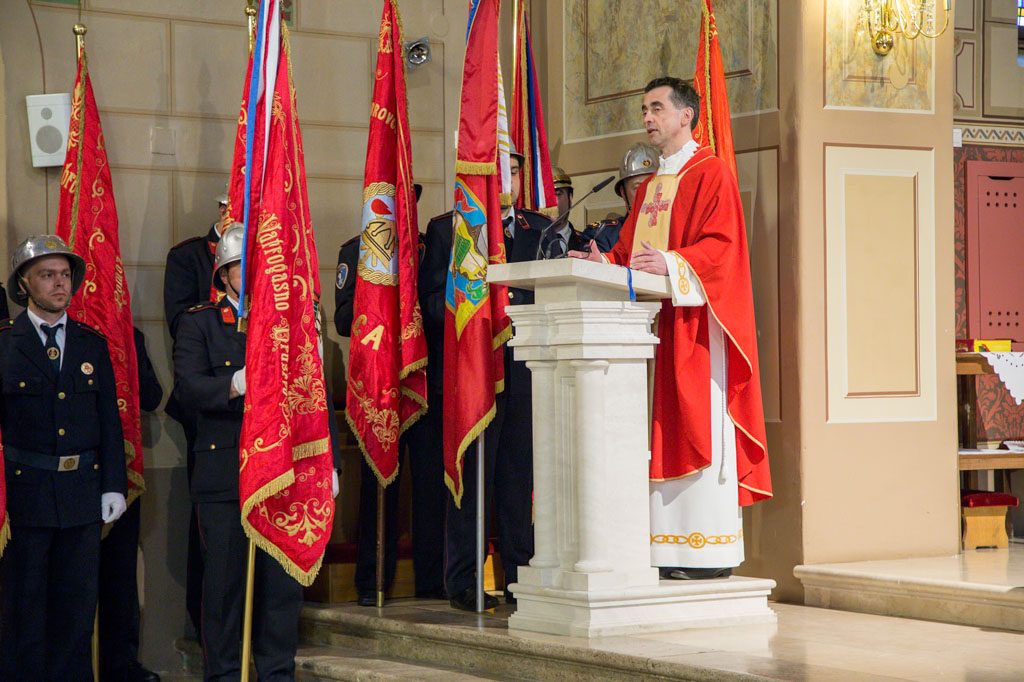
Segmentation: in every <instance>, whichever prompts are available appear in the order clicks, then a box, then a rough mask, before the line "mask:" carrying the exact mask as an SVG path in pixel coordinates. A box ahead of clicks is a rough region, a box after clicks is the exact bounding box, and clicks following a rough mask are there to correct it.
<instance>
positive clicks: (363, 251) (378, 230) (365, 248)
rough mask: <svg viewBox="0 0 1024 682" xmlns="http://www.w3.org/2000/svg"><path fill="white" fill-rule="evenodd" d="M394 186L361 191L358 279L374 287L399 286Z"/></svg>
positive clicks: (376, 185) (377, 185)
mask: <svg viewBox="0 0 1024 682" xmlns="http://www.w3.org/2000/svg"><path fill="white" fill-rule="evenodd" d="M395 219H396V213H395V186H394V185H392V184H390V183H387V182H374V183H371V184H370V185H369V186H367V187H366V189H364V190H363V223H362V224H363V230H362V239H360V240H359V266H358V268H357V270H358V272H359V276H360V277H361V278H362V279H364V280H366V281H367V282H372V283H373V284H384V285H390V286H395V285H396V284H398V234H397V232H396V230H395Z"/></svg>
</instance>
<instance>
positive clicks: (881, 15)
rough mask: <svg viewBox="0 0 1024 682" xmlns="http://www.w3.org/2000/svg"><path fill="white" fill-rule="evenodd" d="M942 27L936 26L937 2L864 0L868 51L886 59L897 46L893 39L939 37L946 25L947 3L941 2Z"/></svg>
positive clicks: (937, 22) (947, 21) (938, 0)
mask: <svg viewBox="0 0 1024 682" xmlns="http://www.w3.org/2000/svg"><path fill="white" fill-rule="evenodd" d="M941 1H942V4H943V7H944V10H943V11H942V14H943V20H942V28H937V27H938V25H939V21H938V18H939V11H940V10H939V8H938V4H939V2H940V0H864V23H865V25H866V26H867V29H868V34H869V35H870V37H871V49H873V50H874V51H875V54H877V55H879V56H885V55H887V54H889V53H890V52H891V51H892V48H893V45H895V44H896V36H897V35H902V36H903V37H904V38H905V39H906V40H914V39H916V38H917V37H919V36H924V37H925V38H938V37H939V36H940V35H942V34H943V33H945V32H946V28H947V27H948V26H949V11H950V0H941Z"/></svg>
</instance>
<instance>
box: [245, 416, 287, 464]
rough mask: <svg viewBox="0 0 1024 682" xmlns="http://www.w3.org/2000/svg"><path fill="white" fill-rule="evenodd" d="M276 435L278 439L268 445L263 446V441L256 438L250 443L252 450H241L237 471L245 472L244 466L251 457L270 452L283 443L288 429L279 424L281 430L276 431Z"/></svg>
mask: <svg viewBox="0 0 1024 682" xmlns="http://www.w3.org/2000/svg"><path fill="white" fill-rule="evenodd" d="M277 435H278V439H277V440H275V441H274V442H273V443H270V444H269V445H264V443H265V441H264V439H262V438H257V439H255V440H254V441H253V443H252V450H247V449H245V448H243V449H242V452H241V453H240V454H239V460H241V461H240V463H239V466H238V470H239V471H245V465H246V464H248V463H249V458H250V457H252V456H253V455H259V454H262V453H264V452H270V451H271V450H273V449H274V448H276V447H280V445H281V443H283V442H284V440H285V438H287V437H288V427H287V426H285V425H284V424H281V428H280V429H279V430H278V432H277Z"/></svg>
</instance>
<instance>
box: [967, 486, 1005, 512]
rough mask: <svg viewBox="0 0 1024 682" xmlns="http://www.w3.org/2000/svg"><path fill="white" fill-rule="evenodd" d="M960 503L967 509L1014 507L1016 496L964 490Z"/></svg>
mask: <svg viewBox="0 0 1024 682" xmlns="http://www.w3.org/2000/svg"><path fill="white" fill-rule="evenodd" d="M960 502H961V504H962V505H963V506H965V507H969V508H972V509H973V508H976V507H1016V506H1017V496H1016V495H1011V494H1010V493H993V492H986V491H981V490H964V491H962V493H961V498H960Z"/></svg>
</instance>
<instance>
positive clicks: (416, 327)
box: [402, 301, 423, 341]
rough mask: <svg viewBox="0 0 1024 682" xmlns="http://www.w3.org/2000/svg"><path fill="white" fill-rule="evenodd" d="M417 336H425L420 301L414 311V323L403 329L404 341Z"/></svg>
mask: <svg viewBox="0 0 1024 682" xmlns="http://www.w3.org/2000/svg"><path fill="white" fill-rule="evenodd" d="M417 336H423V313H421V312H420V304H419V302H418V301H417V302H416V304H415V305H414V306H413V309H412V322H410V323H409V324H407V325H405V327H404V328H403V329H402V341H409V340H410V339H414V338H416V337H417Z"/></svg>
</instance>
